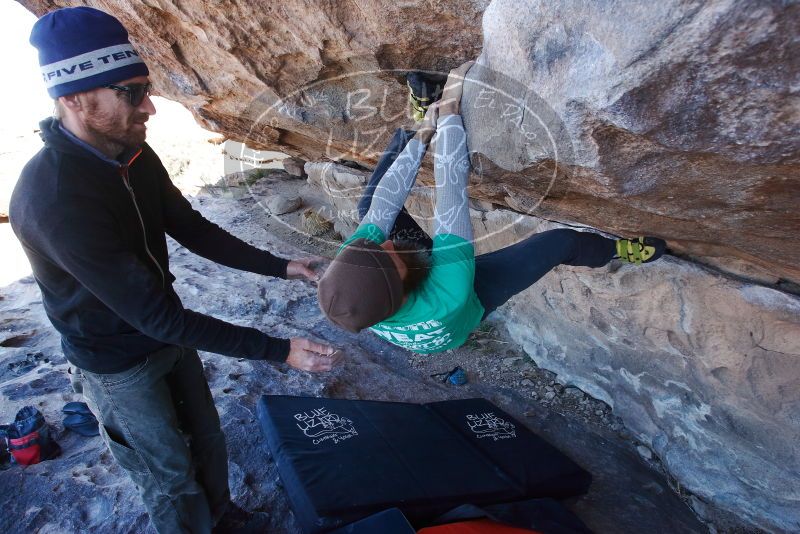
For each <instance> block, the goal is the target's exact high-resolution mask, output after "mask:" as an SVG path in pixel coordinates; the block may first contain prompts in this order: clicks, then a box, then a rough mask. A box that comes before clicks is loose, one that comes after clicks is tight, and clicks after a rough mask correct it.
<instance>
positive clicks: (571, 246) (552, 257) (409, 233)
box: [358, 129, 616, 319]
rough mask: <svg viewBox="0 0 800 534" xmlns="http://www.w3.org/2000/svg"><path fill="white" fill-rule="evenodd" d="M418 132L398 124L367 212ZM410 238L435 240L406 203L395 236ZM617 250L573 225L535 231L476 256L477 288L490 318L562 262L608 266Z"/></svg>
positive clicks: (364, 203) (362, 207)
mask: <svg viewBox="0 0 800 534" xmlns="http://www.w3.org/2000/svg"><path fill="white" fill-rule="evenodd" d="M413 136H414V132H410V131H405V130H403V129H398V130H397V131H396V132H395V134H394V136H393V137H392V140H391V141H390V142H389V145H388V146H387V147H386V150H385V151H384V153H383V155H381V159H380V160H379V161H378V165H377V166H376V167H375V170H374V171H373V173H372V175H371V176H370V179H369V182H368V183H367V187H366V188H365V189H364V193H363V195H362V197H361V200H360V201H359V203H358V213H359V216H360V218H362V219H363V218H364V215H366V213H367V211H368V210H369V205H370V203H371V202H372V195H373V194H374V193H375V188H376V187H378V184H379V183H380V181H381V178H382V177H383V175H384V174H385V173H386V171H387V170H388V169H389V167H390V166H391V165H392V162H394V160H395V159H396V158H397V156H398V155H400V152H402V150H403V147H405V145H406V144H407V143H408V142H409V141H410V140H411V138H412V137H413ZM395 238H399V239H406V240H411V241H415V242H417V243H418V244H419V245H420V246H421V247H423V248H427V249H431V248H432V247H433V241H432V240H431V238H430V236H428V234H426V233H425V231H424V230H423V229H422V228H420V226H419V224H417V222H416V221H415V220H414V218H413V217H411V215H409V213H408V212H407V211H406V209H405V208H403V209H402V211H401V212H400V213H399V214H398V216H397V220H396V221H395V223H394V227H393V228H392V232H391V234H390V235H389V239H395ZM615 254H616V245H615V241H614V240H613V239H608V238H606V237H603V236H601V235H598V234H594V233H590V232H577V231H575V230H570V229H568V228H559V229H556V230H548V231H546V232H541V233H539V234H533V235H531V236H529V237H527V238H525V239H523V240H522V241H520V242H519V243H515V244H514V245H511V246H508V247H505V248H502V249H500V250H496V251H494V252H489V253H488V254H481V255H480V256H477V257H476V258H475V281H474V286H473V287H474V289H475V293H476V294H477V295H478V300H480V302H481V304H482V305H483V309H484V310H485V311H484V314H483V318H484V319H485V318H486V316H487V315H489V314H490V313H492V312H493V311H494V310H496V309H497V308H498V307H500V306H501V305H503V304H505V303H506V302H507V301H508V300H509V299H510V298H511V297H513V296H514V295H516V294H517V293H520V292H522V291H524V290H525V289H527V288H529V287H530V286H532V285H533V284H534V283H536V282H537V281H538V280H539V279H540V278H541V277H543V276H544V275H545V274H547V273H548V272H550V271H551V270H552V269H553V268H554V267H556V266H558V265H572V266H584V267H602V266H603V265H605V264H607V263H608V262H609V261H611V259H612V258H613V257H614V255H615Z"/></svg>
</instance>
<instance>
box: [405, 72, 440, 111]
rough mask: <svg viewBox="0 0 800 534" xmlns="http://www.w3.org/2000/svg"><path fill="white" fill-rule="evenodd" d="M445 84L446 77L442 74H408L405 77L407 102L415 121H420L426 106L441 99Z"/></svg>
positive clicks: (426, 108) (426, 109)
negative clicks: (409, 104) (407, 91)
mask: <svg viewBox="0 0 800 534" xmlns="http://www.w3.org/2000/svg"><path fill="white" fill-rule="evenodd" d="M446 82H447V76H445V75H443V74H428V73H424V72H410V73H408V74H407V75H406V85H408V90H409V93H408V101H409V102H410V103H411V114H412V116H413V117H414V120H415V121H417V122H420V121H422V120H423V119H424V118H425V112H426V111H428V106H430V105H431V104H433V103H434V102H436V101H437V100H439V99H440V98H441V97H442V90H444V84H445V83H446Z"/></svg>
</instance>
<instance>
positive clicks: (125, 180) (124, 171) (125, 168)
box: [119, 150, 167, 287]
mask: <svg viewBox="0 0 800 534" xmlns="http://www.w3.org/2000/svg"><path fill="white" fill-rule="evenodd" d="M141 153H142V151H141V150H140V151H139V152H137V153H136V154H135V155H134V156H133V157H132V158H131V160H130V161H129V162H128V164H127V165H123V166H121V167H120V168H119V173H120V175H122V182H123V183H124V184H125V189H127V190H128V193H130V195H131V200H133V207H134V208H136V214H137V215H138V216H139V223H140V224H141V225H142V237H143V238H144V249H145V251H146V252H147V255H148V256H150V259H151V260H153V263H155V265H156V268H157V269H158V272H159V273H161V285H162V287H167V277H166V276H164V271H163V269H161V265H159V264H158V261H156V258H155V256H153V253H152V252H150V247H149V246H148V245H147V230H146V229H145V227H144V219H143V218H142V212H141V211H139V204H137V203H136V195H135V194H134V192H133V188H132V187H131V184H130V181H129V180H128V167H130V165H131V163H133V160H135V159H136V158H137V157H138V156H139V154H141Z"/></svg>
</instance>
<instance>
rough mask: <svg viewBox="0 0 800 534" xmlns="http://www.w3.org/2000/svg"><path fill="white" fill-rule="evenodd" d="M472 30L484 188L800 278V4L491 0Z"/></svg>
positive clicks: (772, 275)
mask: <svg viewBox="0 0 800 534" xmlns="http://www.w3.org/2000/svg"><path fill="white" fill-rule="evenodd" d="M483 33H484V42H485V44H484V48H483V52H482V54H481V56H480V59H479V66H478V67H477V68H475V69H473V71H472V72H471V73H470V75H469V77H470V78H471V79H472V80H473V83H471V84H468V85H467V88H466V93H465V97H464V100H465V101H466V102H467V105H466V106H465V112H464V115H465V122H466V124H467V128H468V130H469V134H470V135H469V140H470V148H471V150H473V151H475V152H477V153H479V154H482V155H485V156H486V158H485V159H488V160H491V161H492V162H493V163H494V164H495V166H496V167H499V168H496V167H495V168H491V167H490V168H486V166H484V169H483V170H484V175H485V177H484V182H485V185H479V186H478V189H483V193H481V194H482V195H483V196H487V197H490V198H492V199H493V200H496V201H502V202H503V203H505V204H506V205H509V206H511V207H514V208H517V209H519V208H523V209H526V208H527V209H529V210H531V208H535V211H534V210H531V211H533V213H534V214H537V215H540V216H544V217H546V218H555V219H558V220H562V221H567V220H569V221H577V222H580V223H581V224H586V225H590V226H594V227H597V228H602V229H604V230H607V231H610V232H613V233H616V234H629V233H631V232H635V233H645V234H655V235H660V236H662V237H665V238H667V239H669V241H670V246H671V248H672V249H673V250H675V251H678V252H682V253H688V254H691V255H693V256H695V257H704V260H705V261H706V262H707V263H710V264H713V265H715V266H717V267H720V268H723V269H726V270H729V271H734V272H739V273H741V274H744V275H746V276H748V277H750V278H757V279H760V280H762V281H771V282H777V281H778V280H779V279H787V280H793V281H795V282H797V281H798V280H800V270H799V269H798V266H800V248H797V247H792V248H793V250H792V251H789V252H788V253H787V252H786V244H787V243H789V242H797V237H796V236H797V234H798V230H800V215H798V213H800V212H798V210H797V209H796V206H797V203H798V200H800V193H798V191H800V173H799V172H798V171H799V170H800V166H798V163H800V149H799V147H800V144H799V143H798V140H799V139H800V128H799V125H800V112H799V111H798V110H800V107H799V106H798V98H799V95H798V87H800V86H798V81H800V59H798V57H799V56H798V52H800V38H799V37H798V35H800V5H798V4H797V3H794V2H790V3H785V2H760V1H714V2H703V1H689V2H683V1H677V0H674V1H673V0H668V1H665V2H658V3H655V4H654V3H652V2H641V1H638V0H620V1H616V2H592V1H589V0H586V1H577V2H547V1H543V0H542V1H540V0H524V1H519V0H495V1H494V2H492V4H491V5H490V6H489V8H487V10H486V12H485V14H484V18H483ZM508 171H512V172H508ZM545 195H546V197H545V198H544V200H543V201H542V197H543V196H545ZM778 251H780V252H778ZM741 260H745V261H746V262H748V263H750V264H751V266H750V267H745V266H744V265H742V264H741Z"/></svg>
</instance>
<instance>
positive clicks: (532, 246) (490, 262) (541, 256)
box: [474, 228, 617, 317]
mask: <svg viewBox="0 0 800 534" xmlns="http://www.w3.org/2000/svg"><path fill="white" fill-rule="evenodd" d="M616 252H617V250H616V241H615V240H614V239H608V238H605V237H603V236H601V235H598V234H594V233H590V232H576V231H575V230H570V229H567V228H559V229H557V230H549V231H547V232H542V233H539V234H534V235H532V236H530V237H528V238H526V239H524V240H522V241H520V242H519V243H516V244H514V245H511V246H509V247H506V248H503V249H500V250H496V251H494V252H490V253H488V254H482V255H480V256H478V257H476V258H475V284H474V287H475V293H477V295H478V299H479V300H480V301H481V304H483V308H484V310H486V312H485V314H484V317H486V315H489V314H490V313H491V312H493V311H494V310H495V309H496V308H498V307H499V306H501V305H502V304H504V303H505V302H506V301H507V300H508V299H510V298H511V297H513V296H514V295H516V294H517V293H519V292H521V291H524V290H525V289H527V288H528V287H530V286H531V285H533V284H534V283H535V282H536V281H537V280H539V279H540V278H541V277H542V276H544V275H545V274H547V273H548V272H549V271H550V270H551V269H553V267H555V266H556V265H573V266H585V267H602V266H603V265H605V264H607V263H608V262H609V261H611V259H612V258H613V257H614V255H615V254H616Z"/></svg>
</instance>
